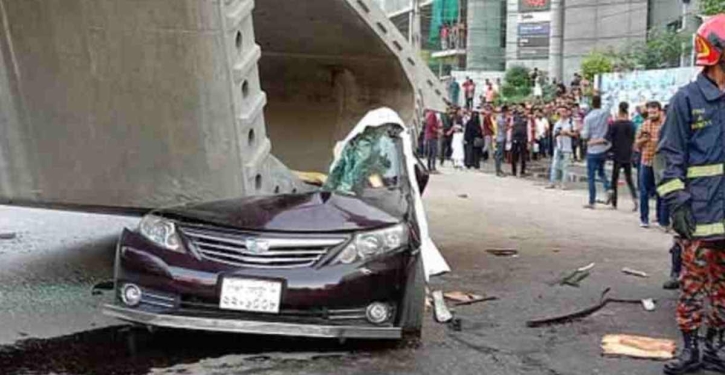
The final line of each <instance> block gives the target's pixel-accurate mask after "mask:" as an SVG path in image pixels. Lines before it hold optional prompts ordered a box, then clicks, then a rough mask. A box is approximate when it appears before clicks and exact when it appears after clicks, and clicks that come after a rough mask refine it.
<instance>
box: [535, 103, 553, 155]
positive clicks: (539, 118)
mask: <svg viewBox="0 0 725 375" xmlns="http://www.w3.org/2000/svg"><path fill="white" fill-rule="evenodd" d="M535 115H536V117H535V119H534V123H535V125H536V129H535V130H536V143H537V144H538V145H539V146H538V148H539V156H541V157H542V158H545V157H546V156H547V155H546V154H547V150H548V149H549V145H548V142H546V141H547V139H548V138H547V137H546V134H547V133H548V132H549V126H550V125H549V120H547V119H546V117H544V114H543V113H542V112H541V109H537V110H536V112H535Z"/></svg>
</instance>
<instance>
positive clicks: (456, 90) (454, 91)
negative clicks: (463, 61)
mask: <svg viewBox="0 0 725 375" xmlns="http://www.w3.org/2000/svg"><path fill="white" fill-rule="evenodd" d="M460 96H461V86H460V85H459V84H458V81H456V77H451V82H450V83H449V84H448V98H449V99H450V101H451V103H453V106H454V107H455V106H459V105H460V103H459V100H460Z"/></svg>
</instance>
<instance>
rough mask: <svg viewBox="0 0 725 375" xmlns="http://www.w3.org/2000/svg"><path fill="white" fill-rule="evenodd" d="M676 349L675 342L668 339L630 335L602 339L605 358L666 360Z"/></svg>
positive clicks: (672, 355)
mask: <svg viewBox="0 0 725 375" xmlns="http://www.w3.org/2000/svg"><path fill="white" fill-rule="evenodd" d="M676 349H677V345H676V344H675V342H674V341H673V340H668V339H656V338H651V337H645V336H632V335H606V336H604V338H602V351H603V353H602V354H604V355H606V356H627V357H634V358H645V359H655V360H666V359H671V358H673V357H674V355H675V350H676Z"/></svg>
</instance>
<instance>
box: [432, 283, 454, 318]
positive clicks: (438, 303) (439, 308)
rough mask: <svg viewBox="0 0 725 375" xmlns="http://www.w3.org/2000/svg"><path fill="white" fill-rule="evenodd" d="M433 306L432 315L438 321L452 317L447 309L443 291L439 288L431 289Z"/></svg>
mask: <svg viewBox="0 0 725 375" xmlns="http://www.w3.org/2000/svg"><path fill="white" fill-rule="evenodd" d="M433 307H434V308H433V315H434V317H435V320H436V321H437V322H438V323H446V322H448V321H449V320H451V319H453V314H451V312H450V311H449V310H448V307H447V306H446V301H445V300H444V299H443V292H442V291H440V290H436V291H433Z"/></svg>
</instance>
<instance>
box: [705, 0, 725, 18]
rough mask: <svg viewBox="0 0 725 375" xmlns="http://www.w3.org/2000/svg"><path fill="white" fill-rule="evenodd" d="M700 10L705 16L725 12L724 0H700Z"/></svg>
mask: <svg viewBox="0 0 725 375" xmlns="http://www.w3.org/2000/svg"><path fill="white" fill-rule="evenodd" d="M700 12H701V13H702V14H703V15H706V16H712V15H715V14H718V13H725V0H700Z"/></svg>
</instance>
